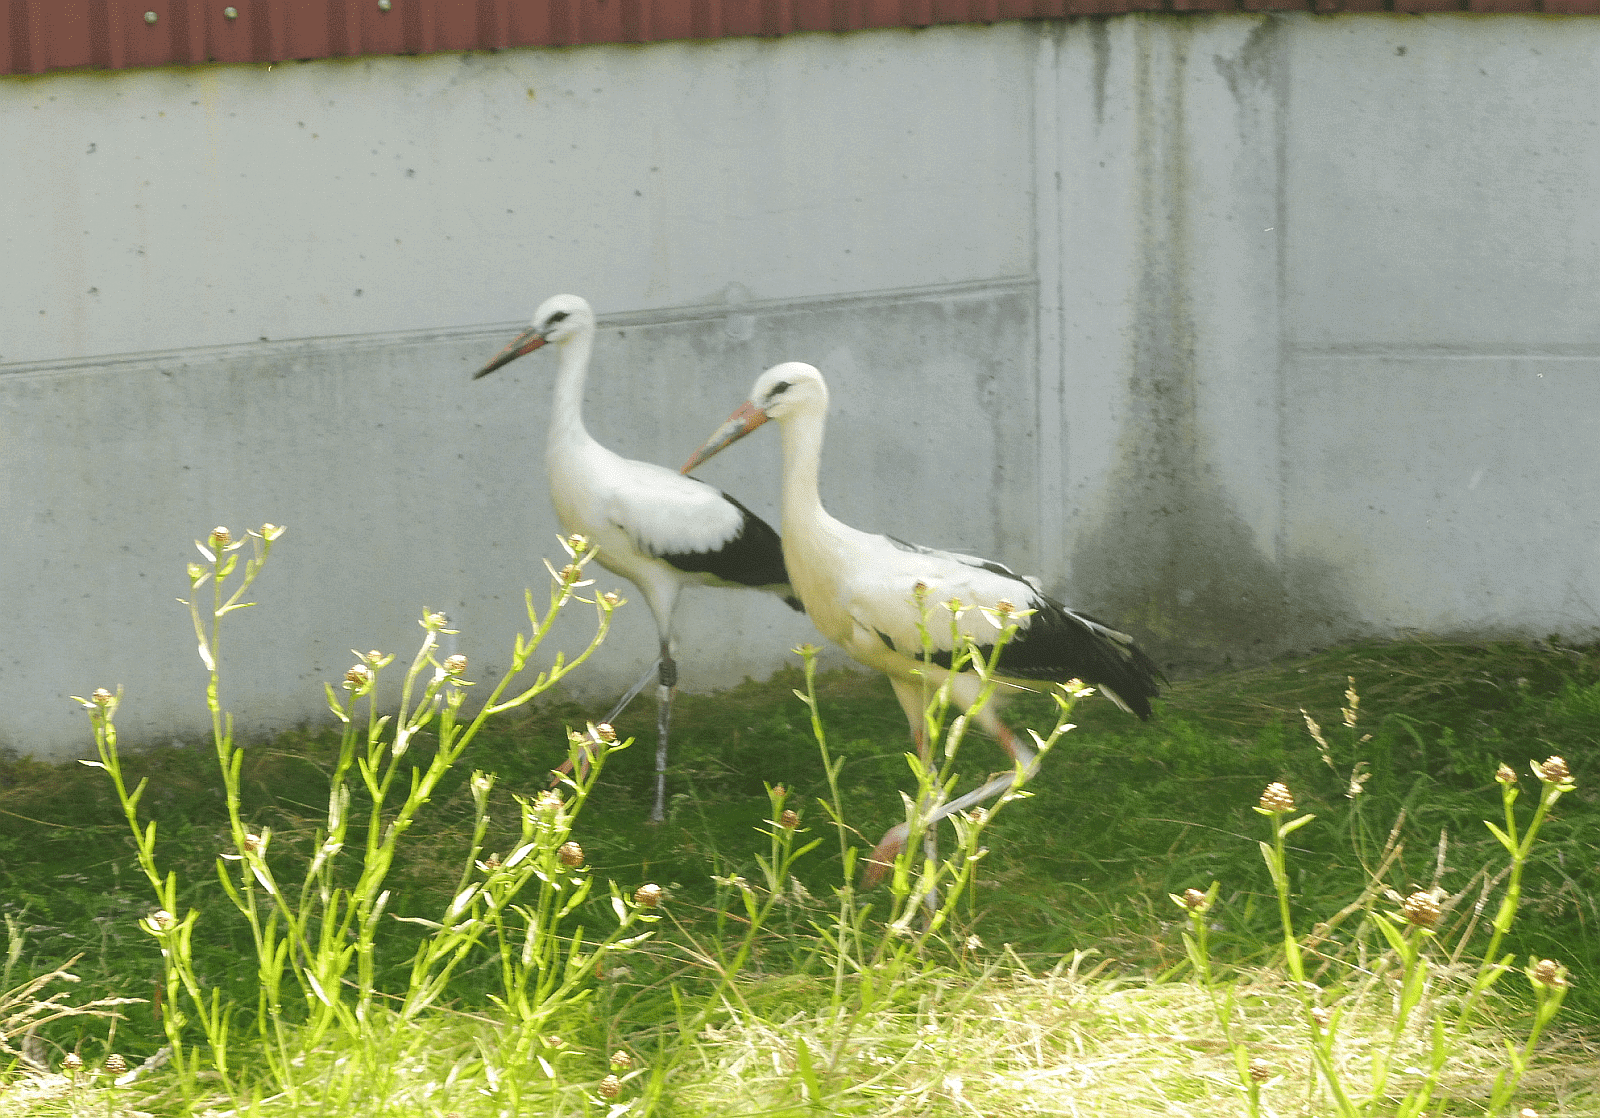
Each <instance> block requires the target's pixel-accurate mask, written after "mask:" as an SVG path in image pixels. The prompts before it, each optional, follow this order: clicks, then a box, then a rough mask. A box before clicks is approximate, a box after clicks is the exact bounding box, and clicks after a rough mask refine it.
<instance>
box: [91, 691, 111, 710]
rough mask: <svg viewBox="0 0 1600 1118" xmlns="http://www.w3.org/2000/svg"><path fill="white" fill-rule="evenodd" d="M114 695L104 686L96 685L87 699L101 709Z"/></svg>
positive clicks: (108, 703) (106, 705) (108, 704)
mask: <svg viewBox="0 0 1600 1118" xmlns="http://www.w3.org/2000/svg"><path fill="white" fill-rule="evenodd" d="M113 697H114V696H113V695H112V694H111V692H109V691H107V690H106V689H105V688H104V687H96V688H95V691H94V694H93V695H90V696H89V701H90V702H91V703H93V704H94V705H95V706H97V707H101V708H102V709H103V708H105V707H108V706H110V705H111V700H112V698H113Z"/></svg>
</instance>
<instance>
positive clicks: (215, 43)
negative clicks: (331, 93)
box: [0, 0, 1600, 74]
mask: <svg viewBox="0 0 1600 1118" xmlns="http://www.w3.org/2000/svg"><path fill="white" fill-rule="evenodd" d="M0 3H3V5H4V7H5V12H6V18H5V19H4V20H3V21H0V74H38V73H42V72H44V71H46V70H59V69H70V68H73V67H79V66H95V67H102V68H111V69H120V68H122V67H127V66H160V65H164V64H166V63H172V62H177V63H185V62H279V61H284V60H287V59H293V58H328V57H335V56H350V55H358V54H430V53H432V52H435V51H455V50H486V49H497V48H502V47H514V46H570V45H573V44H577V43H644V42H651V41H655V40H661V39H716V38H723V37H727V36H738V35H783V34H787V33H789V32H793V31H856V30H861V29H864V28H872V27H926V26H928V25H930V24H937V23H992V22H995V21H997V20H1009V19H1061V18H1064V17H1067V16H1078V15H1113V14H1117V13H1122V12H1135V11H1172V12H1215V11H1251V12H1256V11H1315V12H1340V11H1348V12H1372V11H1395V12H1458V11H1472V12H1547V13H1551V14H1557V13H1560V14H1569V15H1592V14H1600V0H233V2H232V3H228V2H226V0H0Z"/></svg>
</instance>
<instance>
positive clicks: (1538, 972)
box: [1528, 959, 1567, 989]
mask: <svg viewBox="0 0 1600 1118" xmlns="http://www.w3.org/2000/svg"><path fill="white" fill-rule="evenodd" d="M1528 977H1529V978H1531V979H1533V981H1534V982H1535V983H1537V984H1538V985H1540V986H1551V987H1555V988H1557V989H1563V988H1565V987H1566V985H1567V968H1566V967H1564V966H1562V965H1561V964H1560V963H1558V962H1556V961H1555V960H1554V959H1540V960H1539V961H1538V962H1537V963H1535V964H1533V966H1532V968H1530V969H1529V971H1528Z"/></svg>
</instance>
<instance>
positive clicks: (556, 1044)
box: [544, 1033, 567, 1048]
mask: <svg viewBox="0 0 1600 1118" xmlns="http://www.w3.org/2000/svg"><path fill="white" fill-rule="evenodd" d="M566 1045H567V1042H566V1041H564V1040H562V1039H561V1038H560V1037H559V1036H557V1035H556V1034H555V1033H551V1034H550V1035H549V1036H547V1037H545V1038H544V1046H545V1047H546V1048H565V1047H566Z"/></svg>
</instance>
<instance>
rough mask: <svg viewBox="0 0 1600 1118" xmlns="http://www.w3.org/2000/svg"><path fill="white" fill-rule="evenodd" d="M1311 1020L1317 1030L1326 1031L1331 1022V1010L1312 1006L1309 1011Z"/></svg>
mask: <svg viewBox="0 0 1600 1118" xmlns="http://www.w3.org/2000/svg"><path fill="white" fill-rule="evenodd" d="M1311 1019H1312V1020H1313V1021H1315V1022H1316V1023H1317V1027H1318V1028H1319V1029H1326V1028H1327V1027H1328V1025H1329V1024H1330V1023H1331V1022H1332V1021H1333V1010H1331V1009H1328V1008H1327V1007H1326V1006H1320V1005H1319V1006H1314V1007H1313V1008H1312V1010H1311Z"/></svg>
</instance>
